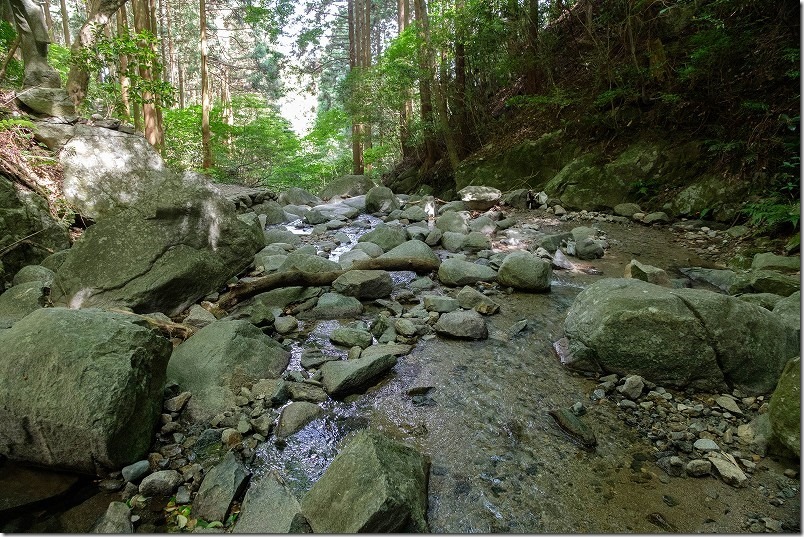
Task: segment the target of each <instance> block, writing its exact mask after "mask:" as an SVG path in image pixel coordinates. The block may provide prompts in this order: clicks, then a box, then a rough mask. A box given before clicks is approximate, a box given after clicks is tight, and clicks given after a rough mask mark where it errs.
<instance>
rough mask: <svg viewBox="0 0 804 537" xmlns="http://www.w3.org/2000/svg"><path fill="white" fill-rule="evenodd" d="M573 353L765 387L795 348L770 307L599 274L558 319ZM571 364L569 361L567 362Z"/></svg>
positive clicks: (651, 370) (609, 367) (649, 374)
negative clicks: (598, 277) (594, 281)
mask: <svg viewBox="0 0 804 537" xmlns="http://www.w3.org/2000/svg"><path fill="white" fill-rule="evenodd" d="M564 332H565V334H566V335H567V337H568V339H569V352H570V354H571V355H572V359H570V360H569V361H570V362H572V361H580V362H581V363H582V364H583V363H585V364H586V365H587V366H588V365H589V364H593V366H594V367H597V368H600V369H602V370H603V371H605V372H607V373H617V374H619V375H625V374H639V375H641V376H642V377H644V378H646V379H648V380H650V381H652V382H654V383H657V384H660V385H671V386H676V387H682V388H683V387H688V386H690V387H694V388H698V389H702V390H711V391H723V390H726V389H728V387H727V385H726V384H727V382H728V384H731V385H733V386H734V387H735V388H738V389H740V390H741V391H743V392H745V393H746V394H748V395H756V394H760V393H767V392H768V391H770V390H771V389H772V388H773V386H775V384H776V381H777V380H778V378H779V375H780V374H781V371H782V368H783V367H784V365H785V363H786V362H787V361H788V360H789V359H791V358H793V357H794V356H796V355H797V354H798V353H799V344H798V341H797V340H796V337H795V335H794V334H792V333H791V332H790V331H789V329H787V327H786V326H785V325H784V324H783V323H782V322H781V321H780V320H779V319H778V318H777V317H776V316H774V315H773V314H772V313H771V312H769V311H767V310H765V309H764V308H761V307H759V306H755V305H753V304H749V303H746V302H743V301H741V300H739V299H737V298H734V297H729V296H726V295H722V294H719V293H714V292H710V291H704V290H700V289H668V288H665V287H660V286H657V285H651V284H649V283H646V282H642V281H640V280H633V279H613V278H612V279H604V280H600V281H598V282H596V283H594V284H593V285H591V286H589V287H588V288H586V289H585V290H583V291H582V292H581V293H580V294H579V295H578V296H577V297H576V299H575V302H573V305H572V306H571V307H570V309H569V311H568V313H567V318H566V321H565V323H564ZM571 367H575V366H573V365H571Z"/></svg>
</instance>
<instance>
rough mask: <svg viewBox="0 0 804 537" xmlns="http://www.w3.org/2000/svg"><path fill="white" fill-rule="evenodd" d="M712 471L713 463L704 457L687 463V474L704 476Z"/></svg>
mask: <svg viewBox="0 0 804 537" xmlns="http://www.w3.org/2000/svg"><path fill="white" fill-rule="evenodd" d="M711 471H712V463H711V462H709V461H707V460H704V459H693V460H691V461H689V462H688V463H687V475H691V476H693V477H703V476H707V475H709V474H710V472H711Z"/></svg>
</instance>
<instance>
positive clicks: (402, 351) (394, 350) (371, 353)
mask: <svg viewBox="0 0 804 537" xmlns="http://www.w3.org/2000/svg"><path fill="white" fill-rule="evenodd" d="M412 348H413V346H412V345H403V344H390V345H372V346H371V347H369V348H367V349H364V350H363V352H362V353H360V357H361V358H363V359H367V358H372V359H375V358H379V357H380V356H385V355H387V354H391V355H393V356H404V355H406V354H408V353H409V352H410V351H411V349H412Z"/></svg>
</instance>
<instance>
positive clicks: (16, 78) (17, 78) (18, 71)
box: [0, 20, 23, 87]
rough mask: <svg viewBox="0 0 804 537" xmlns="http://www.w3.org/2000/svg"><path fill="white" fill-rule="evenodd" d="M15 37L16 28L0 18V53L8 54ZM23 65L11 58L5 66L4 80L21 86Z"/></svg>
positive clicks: (4, 55)
mask: <svg viewBox="0 0 804 537" xmlns="http://www.w3.org/2000/svg"><path fill="white" fill-rule="evenodd" d="M16 38H17V30H16V29H15V28H14V26H13V25H12V24H10V23H9V22H8V21H6V20H0V53H2V56H3V57H6V56H8V52H9V50H10V48H11V45H12V43H14V40H15V39H16ZM22 78H23V65H22V62H21V61H19V60H17V59H16V58H12V59H11V61H10V62H8V65H7V66H6V76H5V80H6V81H7V83H8V84H9V85H10V86H12V87H20V86H22Z"/></svg>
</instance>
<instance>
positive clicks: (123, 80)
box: [117, 6, 131, 119]
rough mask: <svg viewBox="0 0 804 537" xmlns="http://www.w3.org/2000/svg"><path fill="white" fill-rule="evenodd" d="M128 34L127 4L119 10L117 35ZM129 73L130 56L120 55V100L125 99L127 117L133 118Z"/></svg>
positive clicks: (124, 105) (124, 106) (124, 107)
mask: <svg viewBox="0 0 804 537" xmlns="http://www.w3.org/2000/svg"><path fill="white" fill-rule="evenodd" d="M127 34H128V15H127V14H126V6H123V7H121V8H120V9H118V10H117V35H127ZM127 73H128V56H127V55H125V54H123V55H121V56H120V72H119V73H118V76H119V77H120V100H121V101H123V109H124V110H125V113H126V117H127V118H129V119H130V118H131V99H130V95H129V89H130V88H131V79H129V77H128V76H127Z"/></svg>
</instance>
